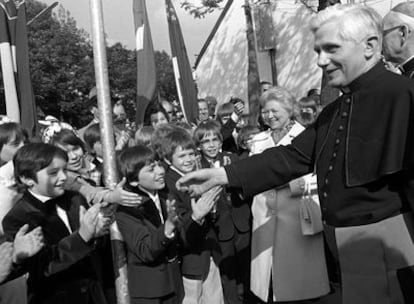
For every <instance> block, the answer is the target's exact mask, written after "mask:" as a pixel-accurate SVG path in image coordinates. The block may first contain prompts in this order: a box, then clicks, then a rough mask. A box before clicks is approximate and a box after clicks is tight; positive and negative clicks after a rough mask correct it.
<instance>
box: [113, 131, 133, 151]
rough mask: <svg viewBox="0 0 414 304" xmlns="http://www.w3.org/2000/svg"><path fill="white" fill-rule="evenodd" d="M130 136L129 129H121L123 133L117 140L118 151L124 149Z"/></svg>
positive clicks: (116, 147)
mask: <svg viewBox="0 0 414 304" xmlns="http://www.w3.org/2000/svg"><path fill="white" fill-rule="evenodd" d="M130 138H131V134H130V133H129V132H128V131H121V135H120V136H119V138H118V140H117V141H116V146H115V150H116V151H120V150H122V149H123V148H124V147H125V146H126V145H127V144H128V142H129V139H130Z"/></svg>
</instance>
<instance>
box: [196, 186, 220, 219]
mask: <svg viewBox="0 0 414 304" xmlns="http://www.w3.org/2000/svg"><path fill="white" fill-rule="evenodd" d="M221 190H222V188H221V187H219V186H216V187H213V188H211V189H210V190H208V191H207V192H205V193H204V194H203V195H201V197H200V198H199V199H198V201H197V202H195V200H194V199H192V200H191V209H192V210H193V214H192V215H191V217H192V219H193V220H194V221H196V222H200V221H202V220H203V219H204V217H205V216H206V215H207V214H208V213H209V212H210V211H211V210H212V209H213V208H214V207H215V204H216V202H217V200H218V198H219V196H220V193H221Z"/></svg>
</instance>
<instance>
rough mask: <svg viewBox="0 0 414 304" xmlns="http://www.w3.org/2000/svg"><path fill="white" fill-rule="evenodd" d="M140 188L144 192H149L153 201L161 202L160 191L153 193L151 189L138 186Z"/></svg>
mask: <svg viewBox="0 0 414 304" xmlns="http://www.w3.org/2000/svg"><path fill="white" fill-rule="evenodd" d="M138 188H139V190H141V191H142V192H144V193H145V194H147V195H148V196H149V198H150V199H151V200H152V201H153V202H159V201H160V198H159V196H158V191H155V193H154V194H153V193H151V192H149V191H147V190H146V189H144V188H142V187H140V186H138Z"/></svg>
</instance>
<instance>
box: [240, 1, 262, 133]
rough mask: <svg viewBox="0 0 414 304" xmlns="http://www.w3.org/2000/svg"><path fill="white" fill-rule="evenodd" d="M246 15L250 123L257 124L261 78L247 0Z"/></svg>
mask: <svg viewBox="0 0 414 304" xmlns="http://www.w3.org/2000/svg"><path fill="white" fill-rule="evenodd" d="M244 13H245V15H246V36H247V58H248V59H247V60H248V63H247V94H248V96H249V113H250V115H249V116H250V117H249V123H250V124H251V125H252V126H255V125H256V124H257V121H258V118H259V111H260V109H259V108H260V104H259V97H260V77H259V67H258V63H257V53H256V39H255V37H254V30H253V20H252V14H251V8H250V5H249V1H248V0H245V3H244Z"/></svg>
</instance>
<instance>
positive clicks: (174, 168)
mask: <svg viewBox="0 0 414 304" xmlns="http://www.w3.org/2000/svg"><path fill="white" fill-rule="evenodd" d="M170 168H171V169H172V170H174V171H175V172H177V173H178V174H179V175H180V176H184V175H185V173H183V172H181V171H180V170H178V169H177V168H176V167H174V165H171V166H170Z"/></svg>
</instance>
